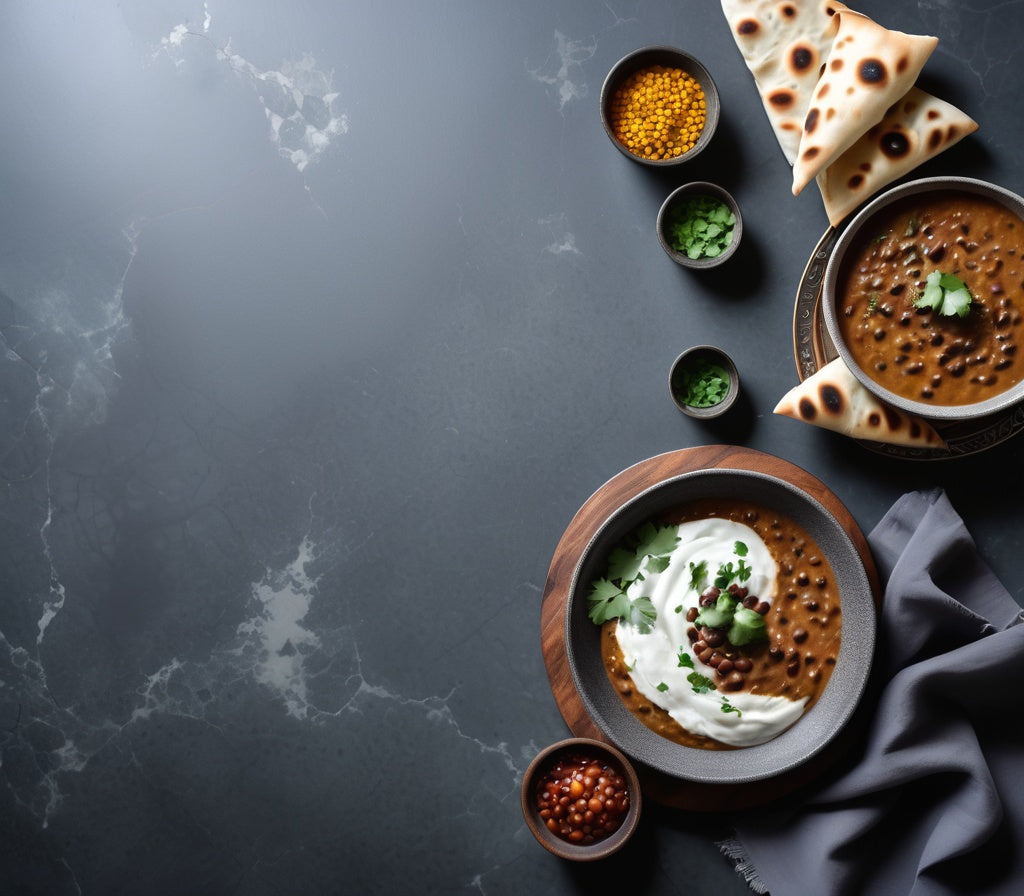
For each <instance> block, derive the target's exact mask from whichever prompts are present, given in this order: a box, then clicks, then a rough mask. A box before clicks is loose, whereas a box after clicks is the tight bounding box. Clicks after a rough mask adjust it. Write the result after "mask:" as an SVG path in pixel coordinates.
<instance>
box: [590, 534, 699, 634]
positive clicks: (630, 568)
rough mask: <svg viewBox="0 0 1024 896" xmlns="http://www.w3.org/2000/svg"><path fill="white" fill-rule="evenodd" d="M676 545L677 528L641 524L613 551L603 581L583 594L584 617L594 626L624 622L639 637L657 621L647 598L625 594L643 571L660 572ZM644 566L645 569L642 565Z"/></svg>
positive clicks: (655, 613)
mask: <svg viewBox="0 0 1024 896" xmlns="http://www.w3.org/2000/svg"><path fill="white" fill-rule="evenodd" d="M678 543H679V527H678V526H656V525H654V524H653V523H650V522H648V523H645V524H644V525H643V526H641V527H640V528H639V529H637V531H636V532H635V533H633V536H632V538H631V539H630V540H629V542H628V543H627V544H626V545H622V546H619V547H617V548H615V550H613V551H612V552H611V554H609V557H608V569H607V573H606V576H605V578H603V579H597V580H596V581H595V582H594V583H593V584H592V585H591V590H590V594H589V595H587V605H588V609H587V615H588V616H589V617H590V620H591V621H592V622H594V623H595V624H596V625H603V624H604V623H605V622H607V621H608V620H609V619H624V620H625V621H626V622H628V623H630V624H631V625H634V626H636V628H637V630H638V631H639V632H640V633H641V634H648V633H649V632H650V631H651V628H652V626H653V625H654V621H655V620H656V619H657V618H658V613H657V610H656V609H655V607H654V604H653V603H652V601H651V599H650V598H649V597H637V598H630V596H629V595H628V594H627V593H626V592H627V591H628V589H629V587H630V585H632V584H633V583H634V582H642V581H643V580H644V574H643V570H644V569H646V570H647V571H648V572H663V571H664V570H665V569H667V568H668V565H669V562H670V559H671V557H670V555H671V553H672V551H673V550H675V547H676V545H677V544H678ZM645 563H646V566H645Z"/></svg>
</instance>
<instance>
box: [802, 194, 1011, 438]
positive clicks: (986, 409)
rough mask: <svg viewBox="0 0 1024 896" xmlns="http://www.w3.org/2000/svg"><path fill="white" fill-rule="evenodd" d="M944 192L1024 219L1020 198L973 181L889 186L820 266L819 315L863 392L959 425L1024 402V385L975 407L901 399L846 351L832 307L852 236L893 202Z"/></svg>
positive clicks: (932, 417)
mask: <svg viewBox="0 0 1024 896" xmlns="http://www.w3.org/2000/svg"><path fill="white" fill-rule="evenodd" d="M948 192H958V193H973V194H975V195H978V196H981V197H984V198H987V199H991V200H994V201H995V202H998V203H1000V204H1002V205H1004V206H1005V207H1006V208H1007V209H1008V210H1009V211H1010V212H1011V213H1013V214H1014V215H1016V216H1017V217H1018V218H1021V219H1024V198H1022V197H1021V196H1018V195H1017V194H1016V193H1012V192H1010V191H1009V190H1007V189H1005V188H1004V187H1000V186H997V185H995V184H991V183H988V182H986V181H982V180H974V179H972V178H968V177H928V178H921V179H920V180H914V181H910V182H908V183H905V184H903V185H901V186H898V187H894V188H892V189H891V190H889V191H887V192H885V193H883V194H882V195H880V196H878V197H877V198H876V199H874V200H873V201H872V202H870V203H868V204H867V205H866V206H864V208H863V209H861V211H860V212H858V213H857V215H855V216H854V217H853V219H852V220H851V221H850V223H849V224H848V225H847V227H846V229H845V230H844V231H843V233H842V234H841V235H840V237H839V240H838V242H837V243H836V245H835V248H834V249H833V250H832V255H831V256H830V257H829V261H828V265H827V266H826V268H825V276H824V279H823V280H822V293H821V307H822V314H823V317H824V318H825V327H826V329H827V330H828V335H829V337H830V338H831V340H832V342H833V343H834V344H835V347H836V351H838V352H839V356H840V357H841V358H842V359H843V361H844V362H845V364H846V366H847V367H849V368H850V372H851V373H853V375H854V376H855V377H856V378H857V379H858V380H859V381H860V382H861V384H862V385H863V386H864V388H866V389H867V390H868V391H869V392H871V393H873V394H874V395H875V396H876V397H877V398H879V399H881V400H882V401H884V402H886V403H888V404H891V405H892V406H894V407H897V408H899V409H901V410H903V411H906V412H907V413H910V414H915V415H917V416H919V417H924V418H927V419H931V420H937V421H949V422H960V421H965V420H977V419H979V418H982V417H987V416H989V415H991V414H996V413H999V412H1001V411H1005V410H1008V409H1009V408H1011V407H1013V406H1014V405H1017V404H1020V403H1021V402H1024V381H1022V382H1020V383H1017V384H1016V385H1015V386H1011V387H1010V388H1009V389H1007V390H1006V391H1004V392H1001V393H999V394H998V395H993V396H992V397H991V398H987V399H985V400H984V401H979V402H975V403H974V404H966V405H938V404H930V403H928V402H924V401H913V400H911V399H908V398H904V397H903V396H902V395H897V394H895V393H894V392H890V391H889V390H888V389H886V388H885V387H884V386H881V385H879V384H878V383H877V382H875V381H874V380H873V379H872V378H871V376H869V375H868V373H867V372H866V371H865V370H863V369H862V368H861V367H860V365H859V364H857V362H856V361H855V360H854V359H853V356H852V355H851V353H850V349H849V347H848V346H847V345H846V343H845V341H844V340H843V335H842V333H841V332H840V329H839V309H838V307H837V304H838V302H839V295H838V287H837V281H838V279H839V273H840V269H841V267H842V264H843V259H844V257H845V254H846V252H847V251H849V249H850V246H851V245H852V244H853V243H854V241H855V240H856V238H857V235H858V234H859V233H860V232H861V231H862V230H863V229H864V228H865V227H867V226H871V219H872V218H873V217H874V216H875V215H876V214H877V213H878V212H880V211H882V210H883V209H884V208H886V207H888V206H889V205H891V204H892V203H894V202H899V201H900V200H903V199H906V198H907V197H911V196H925V195H928V194H935V193H948Z"/></svg>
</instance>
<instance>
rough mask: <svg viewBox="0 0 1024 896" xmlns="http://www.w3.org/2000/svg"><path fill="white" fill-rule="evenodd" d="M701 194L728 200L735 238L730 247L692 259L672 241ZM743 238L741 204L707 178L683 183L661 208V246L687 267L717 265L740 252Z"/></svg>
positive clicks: (659, 222)
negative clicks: (674, 230) (678, 222)
mask: <svg viewBox="0 0 1024 896" xmlns="http://www.w3.org/2000/svg"><path fill="white" fill-rule="evenodd" d="M701 197H707V198H708V199H712V200H715V201H716V202H721V203H724V204H725V206H726V207H727V208H728V209H729V211H730V212H732V216H733V219H734V221H733V225H732V239H731V241H730V242H729V244H728V246H726V247H725V249H724V250H723V251H722V252H720V253H719V254H718V255H715V256H705V255H700V256H698V257H697V258H691V257H690V256H689V255H687V254H686V253H685V252H681V251H679V250H678V249H677V248H675V246H674V245H673V242H672V237H671V228H672V226H673V224H674V223H675V221H676V220H677V219H678V218H679V217H680V216H683V215H685V208H686V206H687V204H688V203H690V202H691V201H693V200H695V199H699V198H701ZM742 237H743V216H742V215H741V214H740V207H739V204H738V203H737V202H736V200H735V199H733V198H732V196H731V195H730V194H729V193H728V192H727V191H726V190H723V189H722V188H721V187H720V186H718V184H713V183H709V182H707V181H693V182H692V183H688V184H683V185H682V186H681V187H678V188H677V189H675V190H673V191H672V192H671V193H670V194H669V195H668V198H667V199H666V200H665V201H664V202H663V203H662V206H661V209H660V210H659V211H658V241H659V242H660V243H661V248H662V249H664V250H665V254H666V255H668V257H669V258H671V259H672V260H673V261H674V262H675V263H676V264H680V265H682V266H683V267H685V268H694V269H695V270H704V269H706V268H713V267H717V266H718V265H720V264H722V263H723V262H725V261H727V260H728V259H730V258H731V257H732V256H733V255H735V254H736V250H737V249H738V248H739V245H740V240H741V239H742Z"/></svg>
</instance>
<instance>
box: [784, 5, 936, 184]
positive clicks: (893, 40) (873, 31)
mask: <svg viewBox="0 0 1024 896" xmlns="http://www.w3.org/2000/svg"><path fill="white" fill-rule="evenodd" d="M838 17H839V30H838V32H837V33H836V38H835V41H833V43H832V49H831V50H830V51H829V54H828V59H827V60H826V62H825V70H824V71H823V72H822V75H821V78H820V80H819V81H818V86H817V87H816V88H815V90H814V96H813V97H812V99H811V105H810V108H809V109H808V111H807V117H806V119H805V120H804V126H803V134H802V136H801V137H800V147H799V149H798V150H797V157H796V161H795V162H794V163H793V195H794V196H796V195H797V194H799V192H800V191H801V190H802V189H803V188H804V187H806V186H807V184H809V183H810V182H811V181H812V180H813V179H814V178H815V177H817V176H818V174H819V173H820V172H821V171H824V170H825V169H826V168H827V167H828V166H829V165H830V164H832V162H834V161H835V160H836V159H837V158H839V156H840V155H842V154H843V153H844V152H845V151H846V150H847V149H849V148H850V147H851V146H852V145H853V144H854V143H856V142H857V140H858V139H859V138H860V137H861V135H863V134H865V133H866V132H867V131H868V129H869V128H871V127H872V126H873V125H876V124H878V122H880V121H881V120H882V117H883V116H884V115H885V113H886V111H888V109H889V107H890V106H892V105H893V104H894V103H895V102H896V101H897V100H899V99H900V98H901V97H903V96H905V95H906V93H907V91H908V90H910V88H911V87H913V86H914V82H915V81H917V76H918V75H919V74H920V73H921V69H922V68H924V64H925V62H927V61H928V57H929V56H931V54H932V53H933V52H934V50H935V47H936V46H937V45H938V42H939V39H938V38H937V37H929V36H925V35H917V34H904V33H903V32H902V31H891V30H889V29H888V28H884V27H882V26H881V25H879V24H878V23H877V22H875V21H873V20H872V19H869V18H868V17H867V16H865V15H861V14H860V13H859V12H853V10H850V9H846V10H842V11H840V12H839V13H838Z"/></svg>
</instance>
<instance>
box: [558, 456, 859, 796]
mask: <svg viewBox="0 0 1024 896" xmlns="http://www.w3.org/2000/svg"><path fill="white" fill-rule="evenodd" d="M716 497H717V498H737V499H741V500H745V501H750V502H752V503H755V504H759V505H761V506H763V507H767V508H770V509H773V510H776V511H778V512H779V513H781V514H783V515H785V516H787V517H789V518H790V519H791V520H793V521H795V522H797V523H799V524H800V525H801V526H802V527H803V528H804V529H805V530H806V531H807V533H808V534H809V535H810V536H811V537H812V538H813V539H814V540H815V541H816V542H817V544H818V547H819V548H821V550H822V552H823V553H824V554H825V556H826V557H827V558H828V560H829V563H830V564H831V565H832V569H833V572H834V574H835V576H836V579H837V581H838V585H839V592H840V606H841V610H842V614H843V615H842V642H841V645H840V649H839V656H838V658H837V662H836V667H835V669H834V670H833V672H832V676H831V678H830V679H829V683H828V685H827V686H826V687H825V690H824V692H823V693H822V695H821V696H820V697H819V699H818V701H817V703H815V705H814V706H812V707H811V709H810V710H808V711H807V712H806V713H805V714H804V715H803V717H802V718H800V719H799V721H797V722H796V724H794V725H793V726H792V727H790V728H789V729H787V730H786V731H784V732H783V733H782V734H780V735H779V736H778V737H776V738H774V739H773V740H770V741H768V742H767V743H765V744H760V745H758V746H753V747H744V748H740V749H735V750H701V749H697V748H693V747H685V746H681V745H679V744H676V743H674V742H673V741H670V740H667V739H666V738H663V737H661V736H660V735H658V734H655V733H654V732H653V731H651V730H650V729H649V728H647V727H646V726H645V725H643V723H641V722H640V721H639V720H638V719H637V718H636V717H635V716H633V714H632V713H631V712H630V711H629V710H628V709H627V708H626V706H625V704H624V703H623V702H622V701H621V699H620V698H619V696H618V694H617V693H616V692H615V690H614V688H613V687H612V685H611V683H610V682H609V681H608V677H607V675H606V674H605V669H604V662H603V660H602V658H601V645H600V632H601V629H600V627H599V626H597V625H595V624H594V623H593V622H591V621H590V619H589V618H588V617H587V593H588V591H589V589H590V584H591V582H592V581H593V580H594V579H597V578H599V577H601V576H602V575H603V574H604V570H605V569H606V567H607V562H608V555H609V552H610V551H611V550H612V549H613V548H614V547H615V546H616V545H617V544H618V543H619V542H620V541H621V540H622V539H623V538H624V537H625V536H626V535H628V534H629V533H631V532H633V531H634V530H635V529H636V528H637V527H638V526H639V525H640V524H641V523H644V522H646V521H647V520H650V519H652V518H654V517H656V516H658V515H659V514H661V513H663V512H664V511H667V510H670V509H671V508H674V507H678V506H679V505H681V504H686V503H687V502H690V501H694V500H699V499H701V498H716ZM875 634H876V619H875V606H874V600H873V597H872V592H871V585H870V582H869V580H868V576H867V572H866V571H865V569H864V564H863V563H862V562H861V559H860V556H859V554H858V553H857V549H856V548H855V546H854V544H853V542H852V541H851V540H850V537H849V536H848V535H847V533H846V532H845V531H844V530H843V528H842V526H841V525H840V524H839V522H838V521H837V520H836V519H835V518H834V517H833V516H832V515H831V514H830V513H829V512H828V511H827V510H826V509H825V508H824V507H822V506H821V504H819V503H818V502H817V501H815V500H814V499H813V498H811V497H809V496H808V495H807V494H805V493H804V492H803V491H801V490H800V489H798V488H796V487H795V486H792V485H790V484H789V483H788V482H785V481H783V480H781V479H777V478H775V477H772V476H769V475H767V474H764V473H757V472H753V471H746V470H726V469H709V470H700V471H696V472H693V473H684V474H682V475H680V476H676V477H673V478H670V479H666V480H664V481H663V482H660V483H658V484H657V485H654V486H652V487H651V488H649V489H647V490H646V491H644V492H642V493H640V494H639V495H637V496H636V497H635V498H633V499H631V500H630V501H627V502H626V503H625V504H623V505H622V506H621V507H619V508H618V509H617V510H616V511H615V512H614V513H613V514H612V515H611V516H610V517H609V518H608V519H607V520H606V521H605V522H604V523H603V524H602V526H601V527H600V529H598V531H597V533H596V534H595V535H594V537H593V539H591V541H590V543H589V544H588V545H587V547H586V548H585V550H584V551H583V554H582V556H581V557H580V560H579V562H578V564H577V566H576V570H575V572H574V575H573V579H572V582H571V583H570V589H569V597H568V600H567V602H566V613H565V644H566V654H567V658H568V663H569V668H570V671H571V673H572V678H573V682H574V683H575V685H576V689H577V691H578V692H579V695H580V698H581V699H582V701H583V705H584V706H585V707H586V710H587V712H588V713H589V715H590V716H591V718H592V719H593V721H594V722H595V724H596V725H597V726H598V727H599V728H600V729H601V731H602V733H603V734H604V735H605V736H606V737H607V738H608V739H609V740H610V741H611V742H612V743H614V744H615V745H616V746H618V747H619V748H620V749H621V750H622V751H623V752H624V753H625V754H626V755H627V756H630V757H631V758H633V759H634V760H636V761H638V762H642V763H644V764H646V765H648V766H651V767H652V768H654V769H656V770H658V771H660V772H662V773H664V774H666V775H670V776H672V777H675V778H680V779H684V780H687V781H694V782H697V783H702V784H745V783H751V782H754V781H761V780H765V779H768V778H772V777H775V776H776V775H781V774H783V773H785V772H787V771H790V770H792V769H795V768H797V767H798V766H800V765H802V764H803V763H805V762H807V761H808V760H810V759H811V758H812V757H814V756H816V755H817V754H818V753H820V752H821V751H822V750H823V749H824V748H825V747H826V746H827V745H828V744H829V743H830V742H831V741H832V740H833V739H834V738H835V737H836V736H837V735H838V734H839V733H840V732H841V731H842V730H843V728H844V726H845V725H846V723H847V722H848V721H849V719H850V717H851V715H852V714H853V712H854V709H855V708H856V706H857V703H858V702H859V700H860V698H861V696H862V694H863V692H864V688H865V686H866V684H867V680H868V674H869V672H870V669H871V661H872V656H873V654H874V648H875Z"/></svg>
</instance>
